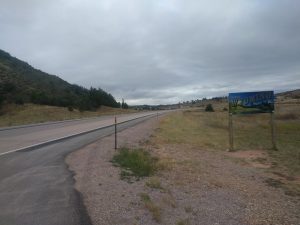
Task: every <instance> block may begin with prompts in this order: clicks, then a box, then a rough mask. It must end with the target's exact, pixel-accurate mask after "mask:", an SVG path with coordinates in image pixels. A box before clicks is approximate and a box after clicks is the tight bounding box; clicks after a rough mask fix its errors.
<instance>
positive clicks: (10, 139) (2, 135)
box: [0, 112, 157, 154]
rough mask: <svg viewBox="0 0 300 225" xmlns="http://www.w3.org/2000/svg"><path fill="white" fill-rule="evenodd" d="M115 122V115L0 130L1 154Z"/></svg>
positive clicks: (130, 116) (121, 119)
mask: <svg viewBox="0 0 300 225" xmlns="http://www.w3.org/2000/svg"><path fill="white" fill-rule="evenodd" d="M156 113H157V112H142V113H133V114H121V115H117V119H118V122H124V121H127V120H131V119H134V118H138V117H142V116H146V115H152V114H156ZM113 123H114V116H102V117H98V118H91V119H83V120H74V121H67V122H62V123H52V124H51V123H50V124H44V125H43V124H41V125H38V126H24V127H20V128H18V129H4V130H0V154H1V153H5V152H9V151H12V150H15V149H20V148H25V147H27V146H31V145H35V144H37V143H42V142H47V141H49V140H53V139H57V138H61V137H65V136H68V135H72V134H76V133H81V132H86V131H88V130H92V129H96V128H100V127H105V126H109V125H111V124H113Z"/></svg>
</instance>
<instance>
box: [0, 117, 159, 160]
mask: <svg viewBox="0 0 300 225" xmlns="http://www.w3.org/2000/svg"><path fill="white" fill-rule="evenodd" d="M153 115H154V114H148V115H144V116H141V117H136V118H134V119H130V120H125V121H122V122H120V123H117V124H122V123H126V122H129V121H133V120H136V119H141V118H144V117H148V116H153ZM155 115H156V114H155ZM112 126H114V124H111V125H107V126H103V127H98V128H94V129H91V130H87V131H83V132H79V133H75V134H71V135H67V136H64V137H60V138H56V139H52V140H49V141H45V142H40V143H37V144H34V145H29V146H26V147H22V148H18V149H14V150H10V151H7V152H3V153H0V156H2V155H6V154H9V153H13V152H18V151H22V150H30V149H35V148H38V147H42V146H46V145H49V144H53V143H55V142H59V141H62V140H65V139H69V138H72V137H76V136H79V135H83V134H87V133H91V132H94V131H97V130H101V129H105V128H108V127H112Z"/></svg>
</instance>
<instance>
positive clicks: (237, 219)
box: [66, 118, 300, 225]
mask: <svg viewBox="0 0 300 225" xmlns="http://www.w3.org/2000/svg"><path fill="white" fill-rule="evenodd" d="M158 125H159V123H158V120H157V118H152V119H150V120H148V121H146V122H144V123H140V124H138V125H136V126H134V127H131V128H129V129H126V130H124V131H122V132H120V133H118V142H119V146H127V147H143V148H145V149H148V150H149V151H151V153H152V154H153V155H155V156H158V157H159V158H160V159H161V162H162V163H164V165H165V167H166V168H165V169H164V170H161V171H160V172H158V174H157V175H155V178H156V179H158V180H159V182H160V185H161V188H151V187H149V186H147V185H146V182H147V181H150V179H151V178H144V179H140V180H138V181H135V182H133V183H128V182H127V181H124V180H121V179H120V168H118V167H114V166H113V165H112V163H111V162H110V161H111V159H112V157H113V155H114V153H115V150H114V136H108V137H105V138H103V139H101V140H99V141H97V142H95V143H93V144H91V145H88V146H86V147H85V148H83V149H80V150H78V151H76V152H74V153H72V154H70V155H69V156H68V157H67V158H66V162H67V164H68V165H69V168H70V170H72V171H74V172H75V180H76V184H75V188H76V189H77V190H78V191H79V192H81V193H82V196H83V201H84V204H85V205H86V208H87V211H88V213H89V215H90V217H91V220H92V222H93V224H94V225H100V224H103V225H110V224H111V225H123V224H124V225H125V224H126V225H128V224H149V225H152V224H183V225H194V224H195V225H196V224H197V225H199V224H204V225H211V224H215V225H217V224H220V225H221V224H222V225H223V224H224V225H235V224H236V225H244V224H245V225H271V224H272V225H299V224H300V201H299V198H295V197H290V196H287V195H285V194H284V193H283V191H282V190H281V189H280V188H275V187H271V186H268V185H267V184H266V182H265V180H266V174H265V173H264V170H263V169H259V168H254V167H251V166H249V165H248V164H245V163H243V161H236V160H233V159H232V158H230V157H229V156H228V154H226V153H225V152H219V151H218V152H217V151H216V152H214V151H205V150H201V149H195V148H193V147H192V146H188V145H166V144H164V145H157V144H153V143H151V137H153V135H155V129H156V128H157V127H158ZM149 140H150V141H149ZM141 193H146V194H148V195H149V196H150V198H151V202H152V203H153V204H154V205H155V206H157V207H158V208H159V210H160V212H161V220H160V221H159V222H157V220H155V219H153V215H152V214H151V212H150V211H149V209H148V208H147V207H146V206H145V203H144V202H143V201H142V200H141V196H140V195H141Z"/></svg>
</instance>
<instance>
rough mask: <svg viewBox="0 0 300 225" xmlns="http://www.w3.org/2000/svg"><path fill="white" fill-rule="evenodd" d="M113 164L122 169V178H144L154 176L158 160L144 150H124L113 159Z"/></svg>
mask: <svg viewBox="0 0 300 225" xmlns="http://www.w3.org/2000/svg"><path fill="white" fill-rule="evenodd" d="M112 162H113V163H114V164H117V165H119V166H121V167H122V169H123V171H122V172H121V176H122V177H123V178H126V177H128V176H136V177H144V176H150V175H152V174H153V173H154V172H155V170H156V162H157V159H156V158H154V157H152V156H151V155H150V154H149V152H147V151H145V150H143V149H131V150H130V149H128V148H122V149H120V150H119V152H118V153H117V154H116V155H115V156H114V157H113V160H112Z"/></svg>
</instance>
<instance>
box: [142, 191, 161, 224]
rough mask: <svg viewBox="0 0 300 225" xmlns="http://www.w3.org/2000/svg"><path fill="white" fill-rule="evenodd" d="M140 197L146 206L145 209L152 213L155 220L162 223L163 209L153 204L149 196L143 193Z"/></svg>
mask: <svg viewBox="0 0 300 225" xmlns="http://www.w3.org/2000/svg"><path fill="white" fill-rule="evenodd" d="M140 197H141V200H142V201H143V202H144V204H145V208H146V209H148V210H149V212H151V214H152V217H153V219H154V220H155V221H156V222H158V223H159V222H161V209H160V208H159V207H158V206H156V205H155V204H154V203H153V202H152V200H151V198H150V196H149V195H148V194H146V193H141V194H140Z"/></svg>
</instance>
